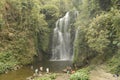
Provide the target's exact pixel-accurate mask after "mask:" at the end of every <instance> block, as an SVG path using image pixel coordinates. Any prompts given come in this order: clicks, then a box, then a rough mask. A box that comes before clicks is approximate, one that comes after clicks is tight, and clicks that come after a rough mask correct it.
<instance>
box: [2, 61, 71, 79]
mask: <svg viewBox="0 0 120 80" xmlns="http://www.w3.org/2000/svg"><path fill="white" fill-rule="evenodd" d="M71 65H72V62H71V61H42V62H36V63H34V64H33V65H30V66H26V67H23V68H21V69H19V70H16V71H11V72H8V73H7V74H1V75H0V80H26V78H27V77H29V76H32V75H33V73H34V70H35V69H39V67H41V66H43V69H44V72H45V70H46V68H50V72H56V73H58V72H62V70H63V69H65V68H66V66H71ZM31 66H33V70H32V69H31Z"/></svg>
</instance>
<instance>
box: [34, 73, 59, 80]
mask: <svg viewBox="0 0 120 80" xmlns="http://www.w3.org/2000/svg"><path fill="white" fill-rule="evenodd" d="M56 76H57V75H56V74H55V73H54V74H50V75H44V76H42V77H40V78H36V79H35V80H55V78H56Z"/></svg>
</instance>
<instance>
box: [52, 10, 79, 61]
mask: <svg viewBox="0 0 120 80" xmlns="http://www.w3.org/2000/svg"><path fill="white" fill-rule="evenodd" d="M77 14H78V12H77V11H75V12H74V13H73V14H72V13H70V12H67V13H66V15H65V16H64V17H63V18H60V19H59V20H57V22H56V26H55V28H54V32H53V42H52V57H51V60H72V55H73V51H72V48H73V46H72V44H73V42H72V40H71V37H72V36H71V35H72V34H71V24H72V23H73V22H72V19H73V20H74V19H75V18H76V17H77ZM71 15H73V16H71Z"/></svg>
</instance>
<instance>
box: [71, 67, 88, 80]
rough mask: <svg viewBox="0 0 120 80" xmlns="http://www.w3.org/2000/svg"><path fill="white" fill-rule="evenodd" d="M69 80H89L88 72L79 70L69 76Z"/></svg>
mask: <svg viewBox="0 0 120 80" xmlns="http://www.w3.org/2000/svg"><path fill="white" fill-rule="evenodd" d="M70 80H89V76H88V71H87V70H85V69H80V70H79V71H77V72H76V73H75V74H72V75H71V76H70Z"/></svg>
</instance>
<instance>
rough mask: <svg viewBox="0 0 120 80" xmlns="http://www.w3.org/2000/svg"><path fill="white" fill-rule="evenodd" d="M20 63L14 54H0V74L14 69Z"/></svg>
mask: <svg viewBox="0 0 120 80" xmlns="http://www.w3.org/2000/svg"><path fill="white" fill-rule="evenodd" d="M17 64H18V62H17V61H16V60H15V57H14V55H12V52H10V51H8V52H3V53H2V52H1V53H0V73H4V72H5V71H6V70H10V69H12V68H13V67H14V66H15V65H17Z"/></svg>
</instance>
